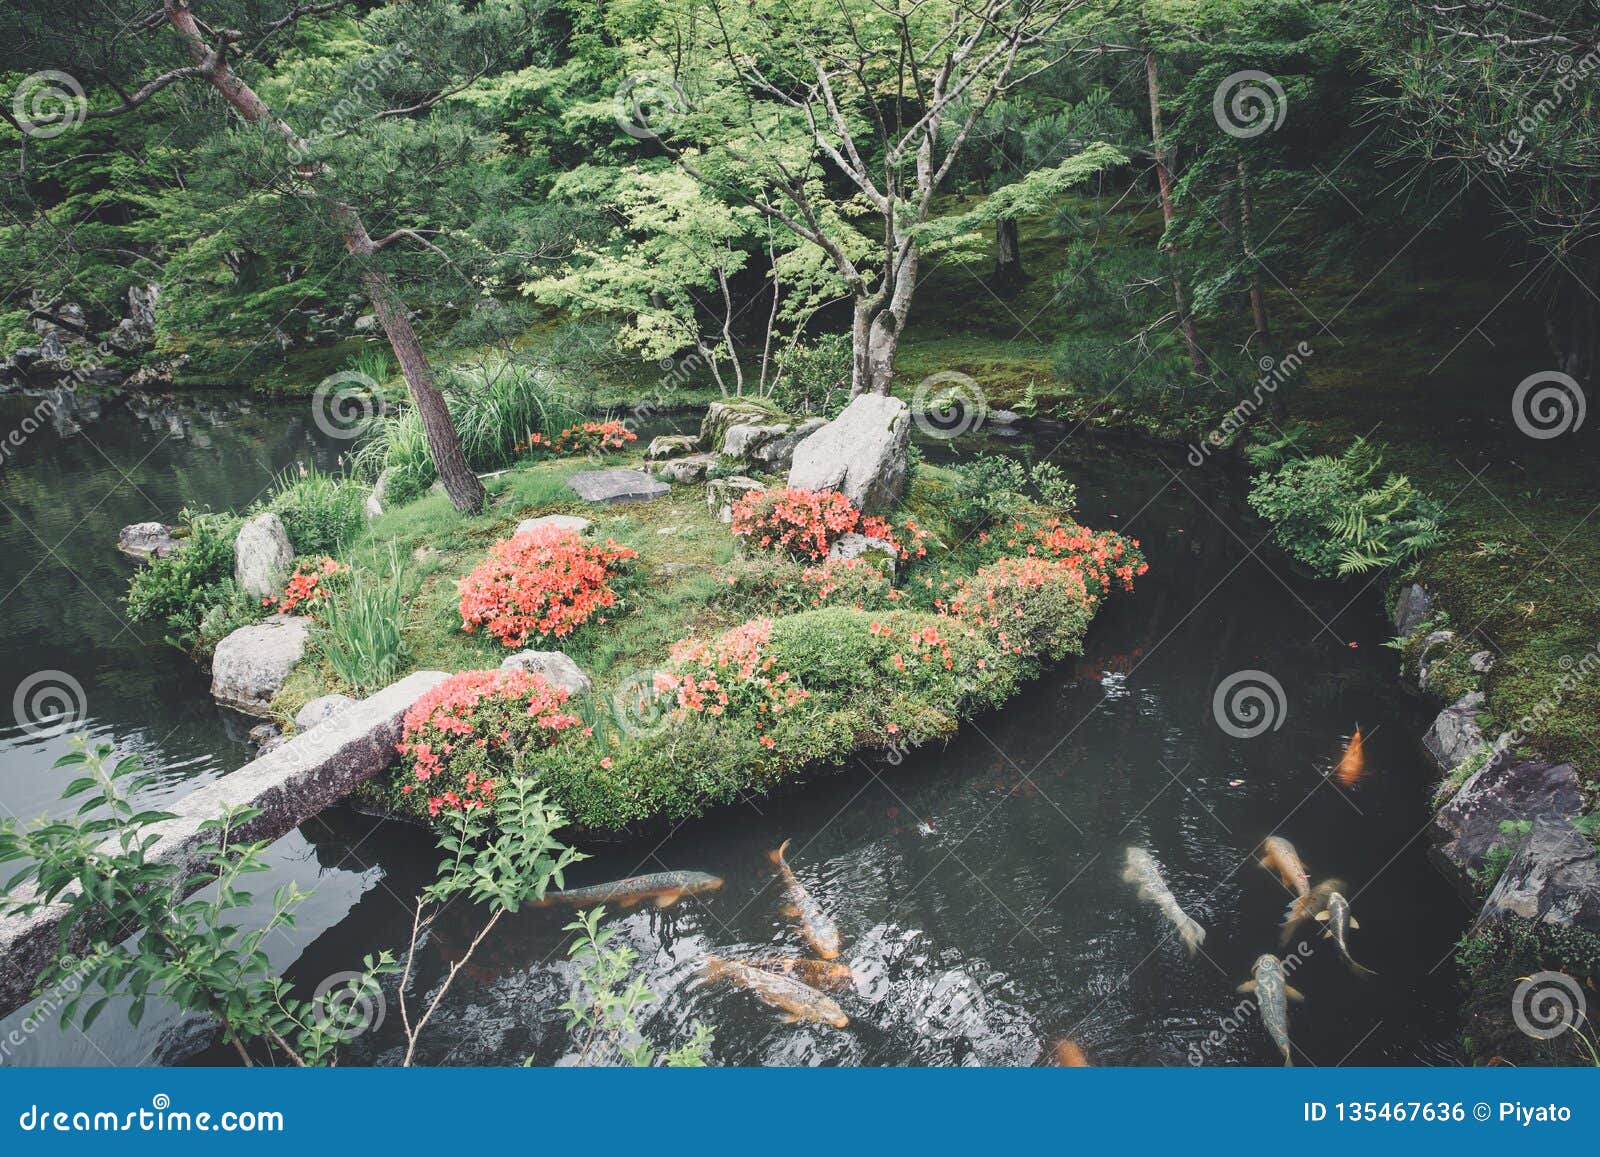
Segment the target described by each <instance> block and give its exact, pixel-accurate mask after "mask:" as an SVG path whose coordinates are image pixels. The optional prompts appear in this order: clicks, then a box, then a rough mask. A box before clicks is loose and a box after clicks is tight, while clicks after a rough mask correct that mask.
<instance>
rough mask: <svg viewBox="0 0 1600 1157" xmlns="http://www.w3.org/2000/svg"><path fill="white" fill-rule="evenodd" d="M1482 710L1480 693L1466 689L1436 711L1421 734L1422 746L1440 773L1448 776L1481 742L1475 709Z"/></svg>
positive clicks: (1481, 694) (1481, 693)
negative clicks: (1423, 733)
mask: <svg viewBox="0 0 1600 1157" xmlns="http://www.w3.org/2000/svg"><path fill="white" fill-rule="evenodd" d="M1481 710H1483V692H1482V691H1469V692H1467V693H1466V694H1465V695H1463V696H1462V697H1461V698H1460V699H1457V700H1456V701H1455V702H1454V703H1452V704H1450V706H1448V707H1446V708H1445V709H1444V710H1443V711H1441V712H1439V714H1438V716H1437V717H1436V718H1435V719H1434V721H1433V726H1431V727H1429V728H1428V733H1427V734H1426V735H1424V736H1423V737H1422V746H1423V749H1424V750H1425V751H1426V752H1427V753H1428V758H1429V759H1431V760H1433V763H1434V766H1436V767H1437V768H1438V769H1439V770H1440V771H1441V772H1442V773H1444V774H1446V775H1448V774H1449V773H1450V772H1452V771H1454V770H1455V769H1456V768H1457V767H1459V766H1460V765H1461V761H1462V760H1463V759H1465V758H1467V756H1469V755H1471V754H1472V753H1473V752H1474V751H1476V750H1477V749H1478V747H1479V746H1480V745H1481V744H1482V743H1483V730H1482V729H1481V728H1480V727H1479V726H1478V712H1479V711H1481Z"/></svg>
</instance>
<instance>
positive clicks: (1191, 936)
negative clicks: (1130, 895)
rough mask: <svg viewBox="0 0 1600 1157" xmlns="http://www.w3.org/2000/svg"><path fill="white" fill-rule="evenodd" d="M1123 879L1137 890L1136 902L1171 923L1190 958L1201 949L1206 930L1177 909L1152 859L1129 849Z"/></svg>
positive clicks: (1152, 857)
mask: <svg viewBox="0 0 1600 1157" xmlns="http://www.w3.org/2000/svg"><path fill="white" fill-rule="evenodd" d="M1122 878H1123V879H1124V880H1126V881H1127V882H1128V883H1130V884H1137V885H1138V886H1139V899H1141V900H1148V901H1149V902H1150V903H1152V904H1154V905H1155V906H1156V907H1157V908H1159V909H1160V910H1161V914H1162V915H1163V916H1165V917H1166V918H1167V919H1168V920H1169V921H1171V922H1172V926H1173V927H1174V928H1176V929H1177V930H1178V936H1179V938H1180V939H1182V941H1183V946H1184V947H1185V948H1187V949H1188V950H1189V955H1190V956H1193V955H1194V954H1195V952H1196V951H1197V950H1198V949H1199V947H1200V945H1201V944H1203V943H1204V942H1205V938H1206V930H1205V929H1204V928H1202V927H1200V925H1199V923H1198V922H1197V921H1196V920H1195V919H1194V918H1193V917H1192V916H1190V915H1189V914H1188V913H1187V912H1185V911H1184V910H1183V909H1182V908H1181V907H1179V906H1178V900H1177V897H1175V896H1174V895H1173V894H1172V889H1171V888H1169V887H1167V881H1166V880H1165V879H1163V878H1162V875H1161V867H1160V865H1158V864H1157V863H1156V861H1155V857H1154V856H1152V855H1151V854H1150V853H1149V852H1147V851H1145V850H1144V849H1143V848H1129V849H1128V862H1127V866H1126V867H1124V868H1123V869H1122Z"/></svg>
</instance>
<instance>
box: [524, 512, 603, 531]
mask: <svg viewBox="0 0 1600 1157" xmlns="http://www.w3.org/2000/svg"><path fill="white" fill-rule="evenodd" d="M593 525H594V523H592V522H590V521H589V520H588V519H587V518H579V517H578V516H577V515H576V514H546V515H544V516H543V517H541V518H524V519H523V520H522V521H521V522H519V523H517V529H516V530H515V531H514V532H513V533H515V534H527V533H528V531H530V530H542V529H544V528H545V527H547V526H554V527H559V528H560V529H562V530H570V531H572V532H573V533H574V534H583V533H584V532H585V531H587V530H588V529H589V528H590V527H591V526H593Z"/></svg>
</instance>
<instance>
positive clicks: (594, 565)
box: [456, 526, 638, 647]
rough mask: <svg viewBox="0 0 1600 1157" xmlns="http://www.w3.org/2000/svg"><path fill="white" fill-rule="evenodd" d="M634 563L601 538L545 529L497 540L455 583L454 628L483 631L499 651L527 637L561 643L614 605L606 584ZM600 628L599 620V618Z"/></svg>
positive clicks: (614, 598) (624, 551) (621, 548)
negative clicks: (456, 612) (456, 609)
mask: <svg viewBox="0 0 1600 1157" xmlns="http://www.w3.org/2000/svg"><path fill="white" fill-rule="evenodd" d="M637 557H638V556H637V555H636V554H635V553H634V552H633V551H632V550H629V549H628V548H627V547H625V546H619V545H618V544H617V543H615V542H613V541H611V540H610V539H607V540H606V541H605V542H604V543H603V544H602V543H592V542H588V541H586V540H584V539H583V538H582V537H581V536H579V535H578V534H577V533H576V532H575V531H572V530H568V529H566V528H563V527H555V526H544V527H539V528H537V529H535V530H531V531H528V532H526V533H523V534H518V535H514V536H512V537H511V538H506V539H501V540H500V541H499V542H497V543H495V544H494V546H492V547H491V548H490V549H489V557H488V558H486V559H484V561H483V562H482V563H480V564H479V565H478V566H477V567H476V568H475V569H474V570H473V571H472V573H471V574H469V575H467V577H466V578H464V579H462V580H461V581H460V582H459V583H457V584H456V593H457V594H458V595H459V596H460V599H461V604H460V609H461V628H462V630H464V631H466V632H468V633H469V634H470V633H472V632H474V631H476V630H478V629H479V628H482V629H483V630H485V631H487V632H488V633H489V634H491V635H493V636H494V637H495V638H496V639H498V640H499V641H500V642H501V643H502V644H504V645H505V646H506V647H521V646H524V645H525V644H526V643H527V642H528V640H529V639H530V638H533V639H548V638H564V637H565V636H567V635H570V634H571V633H572V632H573V631H575V630H577V629H578V628H579V627H581V626H582V625H583V624H584V623H586V622H588V621H589V620H590V619H591V618H592V617H594V616H595V615H596V614H598V613H599V612H601V611H604V610H607V609H609V608H611V607H614V606H616V604H617V594H616V592H615V591H614V590H613V589H612V587H611V579H612V576H613V575H614V574H616V573H617V568H618V566H619V564H621V563H624V562H626V561H628V560H631V559H634V558H637ZM600 621H601V622H604V621H605V619H604V618H603V617H602V618H601V619H600Z"/></svg>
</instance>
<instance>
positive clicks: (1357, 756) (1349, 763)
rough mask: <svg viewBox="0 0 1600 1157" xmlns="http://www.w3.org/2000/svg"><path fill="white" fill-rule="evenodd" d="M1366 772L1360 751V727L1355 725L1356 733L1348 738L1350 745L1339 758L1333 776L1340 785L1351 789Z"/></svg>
mask: <svg viewBox="0 0 1600 1157" xmlns="http://www.w3.org/2000/svg"><path fill="white" fill-rule="evenodd" d="M1366 770H1367V766H1366V756H1365V755H1364V754H1363V752H1362V750H1361V726H1360V725H1359V724H1357V725H1356V733H1355V734H1354V735H1352V736H1351V737H1350V743H1349V745H1348V746H1346V747H1345V749H1344V754H1343V755H1341V756H1340V757H1339V762H1338V764H1337V765H1336V766H1335V767H1334V769H1333V774H1334V778H1335V779H1337V780H1338V781H1339V782H1340V783H1342V784H1344V785H1345V786H1346V787H1352V786H1354V785H1355V783H1356V782H1357V781H1358V780H1359V779H1360V778H1361V777H1362V775H1363V774H1365V772H1366Z"/></svg>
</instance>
